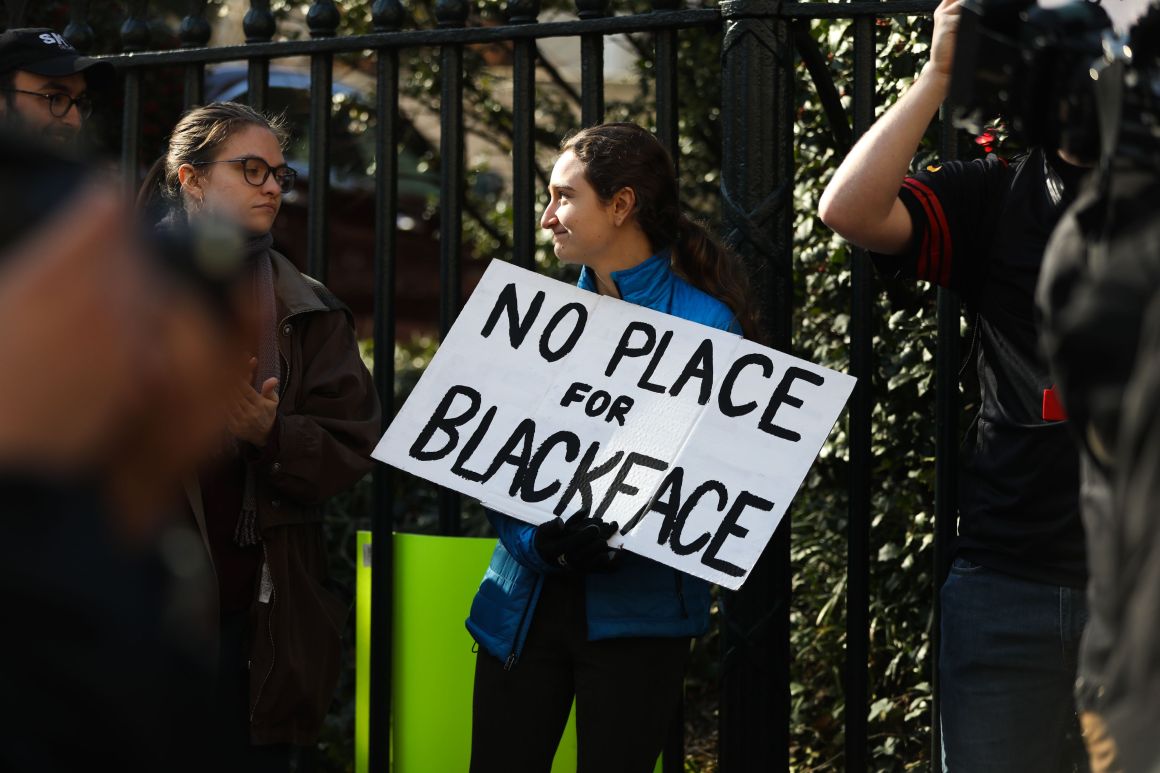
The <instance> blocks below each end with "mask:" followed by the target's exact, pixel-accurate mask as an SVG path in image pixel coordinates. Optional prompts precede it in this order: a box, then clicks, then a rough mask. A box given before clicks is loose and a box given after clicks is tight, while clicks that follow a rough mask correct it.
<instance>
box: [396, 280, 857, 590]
mask: <svg viewBox="0 0 1160 773" xmlns="http://www.w3.org/2000/svg"><path fill="white" fill-rule="evenodd" d="M853 388H854V379H853V378H852V377H850V376H848V375H845V374H843V373H838V372H836V371H833V370H829V369H827V368H823V367H821V366H819V365H814V364H812V363H809V362H806V361H805V360H800V359H798V358H796V357H791V356H789V355H787V354H783V353H781V352H778V351H775V350H773V349H769V348H767V347H764V346H759V345H758V344H755V343H752V342H750V341H746V340H745V339H743V338H741V337H740V336H737V335H734V334H732V333H726V332H723V331H719V330H714V329H712V328H708V327H705V326H704V325H699V324H696V323H694V322H689V321H686V320H682V319H678V318H676V317H673V316H670V315H668V314H662V313H660V312H657V311H652V310H651V309H646V308H643V307H641V306H635V305H633V304H629V303H625V302H624V301H620V300H617V299H614V298H610V297H607V296H600V295H597V294H595V293H591V292H587V291H585V290H580V289H578V288H575V287H571V286H569V285H566V284H564V283H562V282H558V281H556V280H553V279H549V278H547V277H543V276H539V275H538V274H535V273H533V272H531V271H527V270H525V269H522V268H518V267H516V266H513V265H511V264H509V263H505V262H503V261H499V260H494V261H492V263H491V265H490V267H489V268H488V269H487V272H486V273H485V274H484V276H483V280H482V281H481V282H480V283H479V286H478V287H476V289H475V292H474V293H472V295H471V298H470V299H469V300H468V302H467V305H466V306H465V307H464V309H463V312H462V313H461V314H460V315H459V319H458V320H457V321H456V322H455V325H454V326H453V327H452V329H451V331H450V332H449V333H448V335H447V337H446V339H445V340H444V341H443V343H442V344H441V345H440V347H439V350H438V352H437V353H436V355H435V358H434V359H433V360H432V361H431V364H430V365H428V366H427V370H426V372H425V373H424V374H423V376H422V378H420V380H419V383H418V385H417V386H416V387H415V390H414V391H413V392H412V393H411V396H410V398H408V400H407V402H406V404H405V405H404V406H403V408H402V410H400V411H399V415H398V416H397V417H396V418H395V420H394V421H393V422H392V423H391V426H390V428H389V429H388V430H387V433H386V434H385V435H384V436H383V439H382V440H381V441H380V442H379V445H378V447H377V448H376V449H375V452H374V457H375V458H376V459H379V460H380V461H383V462H386V463H388V464H391V465H393V466H395V467H398V468H399V469H402V470H405V471H407V472H410V473H413V474H415V475H418V476H419V477H422V478H426V479H427V480H430V481H433V482H435V483H438V484H440V485H443V486H447V487H448V488H452V489H455V490H457V491H460V492H462V493H464V494H467V495H468V496H472V497H475V498H477V499H479V500H480V501H482V502H483V503H484V504H485V505H486V506H487V507H490V508H492V509H493V510H496V511H498V512H501V513H505V514H507V515H510V516H512V517H515V518H518V519H520V520H523V521H527V522H529V523H534V524H538V523H543V522H544V521H548V520H551V519H552V518H554V517H556V516H561V517H563V518H565V519H566V518H567V517H568V516H570V515H572V514H574V513H575V512H577V511H579V510H589V511H590V514H591V515H594V516H596V517H600V518H603V519H604V520H605V521H616V522H617V523H618V524H619V525H620V530H619V531H618V533H617V534H615V535H614V536H613V538H612V539H611V540H610V541H609V544H610V545H612V546H614V547H624V548H626V549H628V550H631V551H633V552H634V553H639V554H640V555H643V556H647V557H649V558H652V559H655V560H657V561H660V562H661V563H663V564H667V565H669V566H672V567H675V568H677V569H680V570H682V571H684V572H688V573H689V574H693V575H696V576H698V577H703V578H705V579H707V580H710V581H712V582H715V583H718V584H720V585H724V586H725V587H727V588H734V589H736V588H738V587H740V586H741V584H742V583H743V582H744V581H745V577H746V575H747V574H748V573H749V570H750V569H752V567H753V565H754V563H755V562H756V561H757V558H758V556H760V555H761V551H762V550H763V549H764V547H765V544H766V543H767V542H768V541H769V538H770V537H771V536H772V535H773V532H774V530H775V529H776V528H777V525H778V523H780V522H781V519H782V516H784V515H785V511H786V508H787V507H788V506H789V503H790V501H791V500H792V499H793V496H794V494H795V493H796V492H797V490H798V487H799V486H801V483H802V480H803V479H804V478H805V475H806V472H807V471H808V470H809V468H810V465H811V464H813V461H814V458H815V457H816V456H817V454H818V452H819V451H820V450H821V447H822V443H823V442H825V439H826V437H827V435H829V432H830V429H831V428H832V427H833V425H834V422H835V421H836V420H837V418H838V415H839V413H841V411H842V407H843V406H844V405H845V403H846V400H847V399H848V398H849V396H850V392H851V391H852V390H853Z"/></svg>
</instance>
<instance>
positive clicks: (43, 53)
mask: <svg viewBox="0 0 1160 773" xmlns="http://www.w3.org/2000/svg"><path fill="white" fill-rule="evenodd" d="M12 70H25V71H27V72H34V73H36V74H37V75H47V76H53V75H74V74H76V73H79V72H86V71H90V72H89V74H90V75H97V74H100V75H101V76H103V77H108V76H111V75H112V74H113V66H112V65H111V64H109V63H108V62H102V61H100V60H98V59H91V58H89V57H87V56H81V54H80V52H79V51H77V50H76V48H74V47H73V45H72V43H69V42H68V40H66V39H65V36H64V35H61V34H60V33H59V32H54V31H53V30H50V29H48V28H47V27H23V28H17V29H10V30H6V31H4V32H2V33H0V72H10V71H12Z"/></svg>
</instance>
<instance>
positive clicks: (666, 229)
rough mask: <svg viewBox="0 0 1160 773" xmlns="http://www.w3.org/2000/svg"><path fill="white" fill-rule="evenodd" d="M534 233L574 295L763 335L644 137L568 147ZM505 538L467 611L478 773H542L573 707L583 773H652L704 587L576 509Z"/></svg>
mask: <svg viewBox="0 0 1160 773" xmlns="http://www.w3.org/2000/svg"><path fill="white" fill-rule="evenodd" d="M549 193H550V194H551V200H550V202H549V204H548V207H547V209H546V210H545V211H544V214H543V217H542V218H541V220H540V224H541V226H542V227H543V228H544V229H546V230H548V231H551V233H552V243H553V248H554V250H555V253H556V256H557V257H558V258H559V259H560V260H562V261H564V262H566V263H572V264H578V265H580V266H581V267H582V268H581V275H580V283H579V284H580V287H581V288H584V289H587V290H590V291H593V292H598V293H601V294H604V295H610V296H613V297H617V298H620V299H622V300H624V301H627V302H629V303H635V304H638V305H641V306H644V307H647V308H650V309H654V310H657V311H661V312H665V313H668V314H672V315H674V316H677V317H681V318H683V319H687V320H692V321H694V322H699V323H701V324H704V325H707V326H709V327H714V328H718V329H721V330H730V331H733V332H737V333H743V334H745V335H746V336H748V337H751V338H752V337H755V336H756V335H757V334H758V324H757V320H756V315H755V312H754V309H753V305H752V303H751V301H750V298H749V294H748V287H747V283H746V281H745V273H744V268H743V266H742V264H741V260H740V258H739V257H738V256H736V255H735V254H733V253H732V252H730V251H729V250H727V249H725V248H724V247H722V246H721V245H720V244H718V243H717V242H716V241H715V240H714V239H713V238H712V237H711V236H710V235H709V234H708V233H707V232H706V231H705V229H704V228H702V227H701V226H700V225H699V224H697V223H695V222H694V221H692V220H690V219H689V218H688V217H687V216H685V215H684V214H683V213H682V212H681V208H680V202H679V196H678V186H677V179H676V173H675V169H674V164H673V162H672V159H671V158H670V156H669V154H668V152H667V151H666V150H665V149H664V147H663V146H662V145H661V144H660V142H659V141H658V140H657V139H656V138H655V137H654V136H653V135H652V134H651V133H650V132H648V131H647V130H645V129H642V128H641V127H639V126H636V125H635V124H629V123H609V124H603V125H600V126H594V127H591V128H588V129H585V130H583V131H581V132H579V133H578V134H576V135H574V136H572V137H571V138H570V139H568V140H567V141H566V142H565V143H564V145H563V147H562V149H561V153H560V156H559V158H558V159H557V161H556V165H555V167H554V168H553V170H552V177H551V181H550V184H549ZM488 516H489V518H490V520H491V522H492V524H493V525H494V526H495V528H496V531H497V532H498V533H499V536H500V543H499V545H497V547H496V550H495V554H494V555H493V557H492V561H491V565H490V567H489V568H488V571H487V573H486V575H485V576H484V579H483V582H482V584H481V586H480V589H479V593H478V594H477V595H476V597H475V601H474V602H473V604H472V608H471V616H470V618H469V619H468V621H467V626H468V629H469V630H470V631H471V634H472V636H473V637H474V638H475V640H476V641H477V642H478V644H479V646H480V651H479V655H478V659H477V661H476V674H475V697H474V722H473V729H472V753H471V770H472V771H473V773H493V772H498V771H514V772H515V773H547V771H549V770H550V768H551V766H552V759H553V757H554V755H555V751H556V747H557V745H558V744H559V741H560V737H561V735H562V733H563V730H564V725H565V723H566V721H567V717H568V713H569V710H570V707H571V704H572V701H573V698H575V701H576V722H577V735H578V742H579V750H578V770H579V773H596V772H597V771H599V772H600V773H616V772H623V773H645V771H651V770H652V769H653V765H654V764H655V762H656V759H657V757H658V755H659V754H660V751H661V748H662V746H663V744H664V739H665V734H666V731H667V729H668V727H669V724H670V722H671V720H672V717H673V713H674V711H675V709H676V707H677V704H678V702H679V700H680V695H681V687H682V681H683V677H684V670H685V664H686V661H687V660H688V655H689V646H690V640H691V637H693V636H697V635H699V634H701V633H703V632H704V631H705V630H706V629H707V627H708V624H709V603H710V597H709V585H708V583H707V582H705V581H704V580H700V579H698V578H695V577H693V576H691V575H686V574H684V573H682V572H680V571H678V570H676V569H672V568H670V567H666V566H663V565H661V564H659V563H656V562H653V561H651V560H649V559H646V558H643V557H641V556H638V555H635V554H632V553H627V552H619V551H612V550H610V549H609V547H608V544H607V541H608V539H609V537H611V536H612V534H613V533H614V532H615V531H616V530H617V528H618V525H617V524H616V523H605V522H603V521H602V520H600V519H597V518H593V517H590V514H589V513H588V512H587V511H586V510H583V509H582V510H580V511H578V512H576V513H575V514H574V515H572V516H571V517H570V518H568V519H567V520H561V519H560V518H556V519H555V520H553V521H549V522H547V523H544V524H541V525H540V526H532V525H531V524H527V523H524V522H521V521H517V520H515V519H513V518H510V517H508V516H504V515H501V514H499V513H494V512H489V513H488Z"/></svg>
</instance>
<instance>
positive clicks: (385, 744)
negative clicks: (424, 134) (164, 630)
mask: <svg viewBox="0 0 1160 773" xmlns="http://www.w3.org/2000/svg"><path fill="white" fill-rule="evenodd" d="M371 18H372V20H373V22H374V29H375V32H392V31H394V30H397V29H399V28H400V27H401V26H402V23H403V6H402V5H401V4H400V3H399V0H375V3H374V5H373V6H372V7H371ZM375 113H376V115H377V116H378V123H377V124H376V126H375V203H376V207H375V374H374V375H375V387H376V388H377V389H378V392H379V403H380V404H381V405H382V408H383V425H382V429H383V431H384V432H385V431H386V428H387V426H388V425H389V424H390V423H391V419H393V418H394V416H395V313H396V306H395V269H396V266H397V265H398V247H397V241H396V234H397V229H396V223H397V218H398V210H399V158H398V147H399V136H398V121H397V116H398V113H399V51H398V49H396V48H384V49H380V50H379V51H378V55H377V57H376V62H375ZM394 526H395V489H394V475H393V471H392V468H391V467H388V466H387V465H385V464H378V465H375V471H374V504H373V510H372V512H371V531H372V534H373V535H374V539H373V541H372V542H371V566H372V567H373V571H374V577H375V580H374V583H373V584H372V585H371V656H370V671H371V672H370V685H371V689H370V711H369V712H368V713H369V715H370V718H369V720H368V722H369V726H370V733H369V734H368V745H369V748H368V749H367V761H368V769H369V771H370V773H390V766H391V734H390V732H389V729H390V727H391V695H392V690H393V680H392V675H391V669H392V659H393V652H394V641H393V639H394V596H395V588H394V584H395V582H394V581H395V551H394V542H395V540H394Z"/></svg>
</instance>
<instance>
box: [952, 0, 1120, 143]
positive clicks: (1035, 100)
mask: <svg viewBox="0 0 1160 773" xmlns="http://www.w3.org/2000/svg"><path fill="white" fill-rule="evenodd" d="M959 24H960V26H959V31H958V40H957V42H956V44H955V59H954V63H953V69H952V71H951V85H950V94H949V102H950V104H951V106H952V117H953V120H954V122H955V125H957V126H959V127H962V128H965V129H967V130H969V131H971V132H973V133H975V134H980V133H982V130H983V126H984V124H985V123H986V122H987V121H988V120H989V119H992V118H994V117H996V116H1002V117H1003V118H1004V119H1005V120H1006V122H1007V126H1008V129H1009V131H1010V132H1011V134H1012V136H1013V137H1015V138H1016V139H1018V140H1020V141H1022V142H1024V143H1026V144H1028V145H1037V146H1040V147H1045V148H1053V149H1054V148H1060V149H1063V150H1066V151H1069V152H1071V153H1073V154H1074V155H1076V156H1077V157H1080V158H1092V157H1093V154H1094V157H1097V158H1098V153H1099V128H1098V126H1099V122H1098V118H1097V100H1096V94H1095V90H1094V88H1093V83H1094V81H1093V78H1092V72H1093V67H1094V66H1095V63H1096V62H1097V61H1099V60H1101V59H1102V58H1103V57H1104V54H1105V40H1106V39H1107V38H1108V37H1110V35H1111V29H1112V25H1111V20H1110V19H1109V18H1108V15H1107V13H1105V12H1104V10H1103V8H1101V7H1100V6H1099V5H1098V4H1097V3H1094V2H1086V1H1085V0H1078V2H1071V3H1068V4H1066V5H1061V6H1058V7H1055V8H1041V7H1039V6H1037V5H1036V4H1035V2H1034V0H963V7H962V17H961V20H960V23H959Z"/></svg>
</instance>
